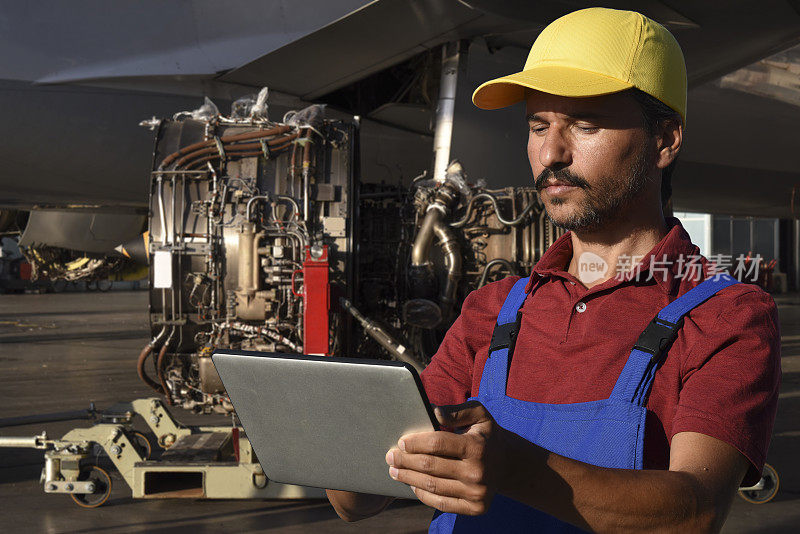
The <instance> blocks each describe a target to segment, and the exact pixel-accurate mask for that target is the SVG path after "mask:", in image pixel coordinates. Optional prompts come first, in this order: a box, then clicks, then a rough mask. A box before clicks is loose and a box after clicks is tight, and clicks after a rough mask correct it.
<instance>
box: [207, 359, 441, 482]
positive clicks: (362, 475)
mask: <svg viewBox="0 0 800 534" xmlns="http://www.w3.org/2000/svg"><path fill="white" fill-rule="evenodd" d="M212 361H213V362H214V365H215V366H216V368H217V372H218V373H219V376H220V378H221V379H222V383H223V385H224V386H225V389H226V390H227V392H228V395H229V396H230V399H231V402H232V403H233V406H234V408H235V409H236V414H237V415H238V416H239V419H240V420H241V422H242V426H243V427H244V430H245V432H246V433H247V437H248V438H249V439H250V443H251V444H252V445H253V449H254V450H255V452H256V455H257V456H258V460H259V462H260V463H261V467H262V468H263V469H264V472H265V473H266V475H267V477H268V478H269V479H270V480H274V481H275V482H282V483H286V484H298V485H301V486H312V487H317V488H327V489H340V490H349V491H358V492H362V493H372V494H377V495H391V496H395V497H410V498H415V497H414V493H413V492H412V491H411V489H410V488H409V487H408V486H407V485H406V484H403V483H402V482H397V481H395V480H392V479H391V478H390V477H389V466H388V465H386V460H385V456H386V452H387V451H388V450H389V449H390V448H392V447H394V446H396V444H397V440H398V439H399V438H400V437H401V436H402V435H404V434H407V433H410V432H424V431H431V430H434V429H436V428H438V424H437V423H436V419H435V417H434V415H433V410H432V409H431V405H430V403H429V402H428V399H427V397H426V395H425V391H424V390H423V389H422V383H421V382H420V380H419V376H418V375H417V373H416V371H415V370H414V369H413V368H412V367H410V366H408V365H406V364H404V363H400V362H390V361H384V360H366V359H364V360H361V359H345V358H325V357H317V356H300V355H296V354H274V353H260V352H246V351H234V350H218V351H216V352H215V353H214V354H213V356H212Z"/></svg>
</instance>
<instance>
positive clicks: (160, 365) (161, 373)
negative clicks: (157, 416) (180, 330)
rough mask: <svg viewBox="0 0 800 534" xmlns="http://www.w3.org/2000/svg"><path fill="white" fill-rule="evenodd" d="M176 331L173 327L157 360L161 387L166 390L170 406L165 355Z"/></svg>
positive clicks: (170, 399) (170, 397)
mask: <svg viewBox="0 0 800 534" xmlns="http://www.w3.org/2000/svg"><path fill="white" fill-rule="evenodd" d="M174 333H175V329H174V328H173V330H172V333H171V334H170V335H169V338H168V339H167V341H165V342H164V346H163V347H161V350H160V351H158V360H157V362H156V368H157V369H158V381H159V382H160V383H161V389H163V390H164V396H165V397H166V398H167V404H169V405H170V406H172V395H170V394H169V388H168V387H167V381H166V380H164V363H165V362H164V356H165V355H166V354H167V347H169V344H170V343H171V342H172V335H173V334H174Z"/></svg>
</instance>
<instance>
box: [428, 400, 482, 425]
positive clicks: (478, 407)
mask: <svg viewBox="0 0 800 534" xmlns="http://www.w3.org/2000/svg"><path fill="white" fill-rule="evenodd" d="M434 413H435V414H436V418H437V419H438V420H439V424H441V425H442V426H446V427H450V428H463V427H465V426H470V425H474V424H476V423H480V422H483V421H488V420H490V419H491V417H492V416H491V415H489V412H488V411H487V410H486V408H484V406H483V404H481V403H480V402H478V401H474V400H473V401H467V402H465V403H463V404H455V405H450V406H437V407H436V408H435V410H434Z"/></svg>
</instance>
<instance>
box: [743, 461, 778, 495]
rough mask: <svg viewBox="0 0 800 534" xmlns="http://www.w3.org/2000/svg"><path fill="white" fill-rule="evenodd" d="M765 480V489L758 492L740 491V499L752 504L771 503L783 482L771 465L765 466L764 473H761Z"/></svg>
mask: <svg viewBox="0 0 800 534" xmlns="http://www.w3.org/2000/svg"><path fill="white" fill-rule="evenodd" d="M761 476H762V478H764V485H765V487H764V489H762V490H757V491H746V490H739V497H741V498H742V499H744V500H745V501H747V502H749V503H752V504H764V503H767V502H769V501H771V500H772V499H773V498H774V497H775V495H776V494H777V493H778V488H780V485H781V481H780V478H779V477H778V472H777V471H775V468H774V467H772V466H771V465H769V464H764V471H762V473H761Z"/></svg>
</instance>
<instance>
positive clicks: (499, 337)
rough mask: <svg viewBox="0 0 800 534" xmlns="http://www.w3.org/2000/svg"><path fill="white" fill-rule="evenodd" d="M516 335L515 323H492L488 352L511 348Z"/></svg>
mask: <svg viewBox="0 0 800 534" xmlns="http://www.w3.org/2000/svg"><path fill="white" fill-rule="evenodd" d="M516 337H517V323H516V322H511V323H505V324H496V325H494V331H493V332H492V341H491V343H490V344H489V354H491V353H492V352H494V351H496V350H500V349H505V348H509V349H510V348H511V346H512V345H514V340H515V338H516Z"/></svg>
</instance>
